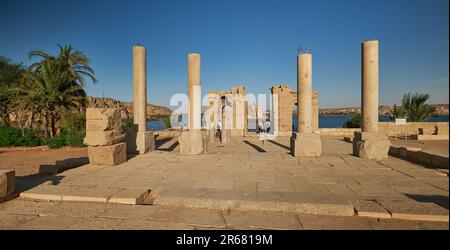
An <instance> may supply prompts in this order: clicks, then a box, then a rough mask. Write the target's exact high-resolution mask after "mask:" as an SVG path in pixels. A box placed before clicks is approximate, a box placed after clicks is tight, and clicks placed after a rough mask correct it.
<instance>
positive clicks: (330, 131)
mask: <svg viewBox="0 0 450 250" xmlns="http://www.w3.org/2000/svg"><path fill="white" fill-rule="evenodd" d="M448 126H449V123H448V122H408V123H407V124H406V125H404V126H397V135H398V136H401V135H405V134H406V135H412V134H418V133H419V128H422V129H423V131H424V134H433V133H434V131H435V127H438V134H448ZM379 128H380V130H384V131H386V132H387V134H388V135H389V136H395V131H396V126H395V122H380V123H379ZM319 130H320V134H321V135H323V136H353V133H354V132H357V131H361V129H359V128H321V129H319Z"/></svg>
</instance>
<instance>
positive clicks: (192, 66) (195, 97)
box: [188, 53, 202, 129]
mask: <svg viewBox="0 0 450 250" xmlns="http://www.w3.org/2000/svg"><path fill="white" fill-rule="evenodd" d="M200 67H201V65H200V54H196V53H191V54H188V97H189V115H188V120H189V125H188V129H200V128H201V113H202V110H201V103H202V101H201V85H200V82H201V78H200Z"/></svg>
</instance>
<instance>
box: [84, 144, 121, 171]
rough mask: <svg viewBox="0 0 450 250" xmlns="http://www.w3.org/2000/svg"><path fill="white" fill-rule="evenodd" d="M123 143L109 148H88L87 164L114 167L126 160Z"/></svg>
mask: <svg viewBox="0 0 450 250" xmlns="http://www.w3.org/2000/svg"><path fill="white" fill-rule="evenodd" d="M126 149H127V145H126V143H125V142H122V143H118V144H114V145H110V146H95V147H94V146H88V156H89V163H90V164H92V165H99V166H115V165H119V164H122V163H124V162H125V161H126V160H127V153H126Z"/></svg>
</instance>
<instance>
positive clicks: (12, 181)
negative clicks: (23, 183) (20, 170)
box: [0, 170, 16, 202]
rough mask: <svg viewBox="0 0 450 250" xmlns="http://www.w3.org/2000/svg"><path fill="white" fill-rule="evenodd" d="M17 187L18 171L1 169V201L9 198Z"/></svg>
mask: <svg viewBox="0 0 450 250" xmlns="http://www.w3.org/2000/svg"><path fill="white" fill-rule="evenodd" d="M15 188H16V171H15V170H0V202H2V201H3V200H5V199H7V198H8V196H10V195H11V194H12V193H14V190H15Z"/></svg>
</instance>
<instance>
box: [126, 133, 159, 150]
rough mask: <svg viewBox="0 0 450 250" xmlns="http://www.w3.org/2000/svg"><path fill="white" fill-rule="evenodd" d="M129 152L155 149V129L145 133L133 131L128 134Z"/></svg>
mask: <svg viewBox="0 0 450 250" xmlns="http://www.w3.org/2000/svg"><path fill="white" fill-rule="evenodd" d="M125 141H126V143H127V153H128V154H145V153H148V152H151V151H153V150H155V147H156V146H155V135H154V134H153V131H146V132H144V133H138V132H131V133H129V134H127V135H126V138H125Z"/></svg>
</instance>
